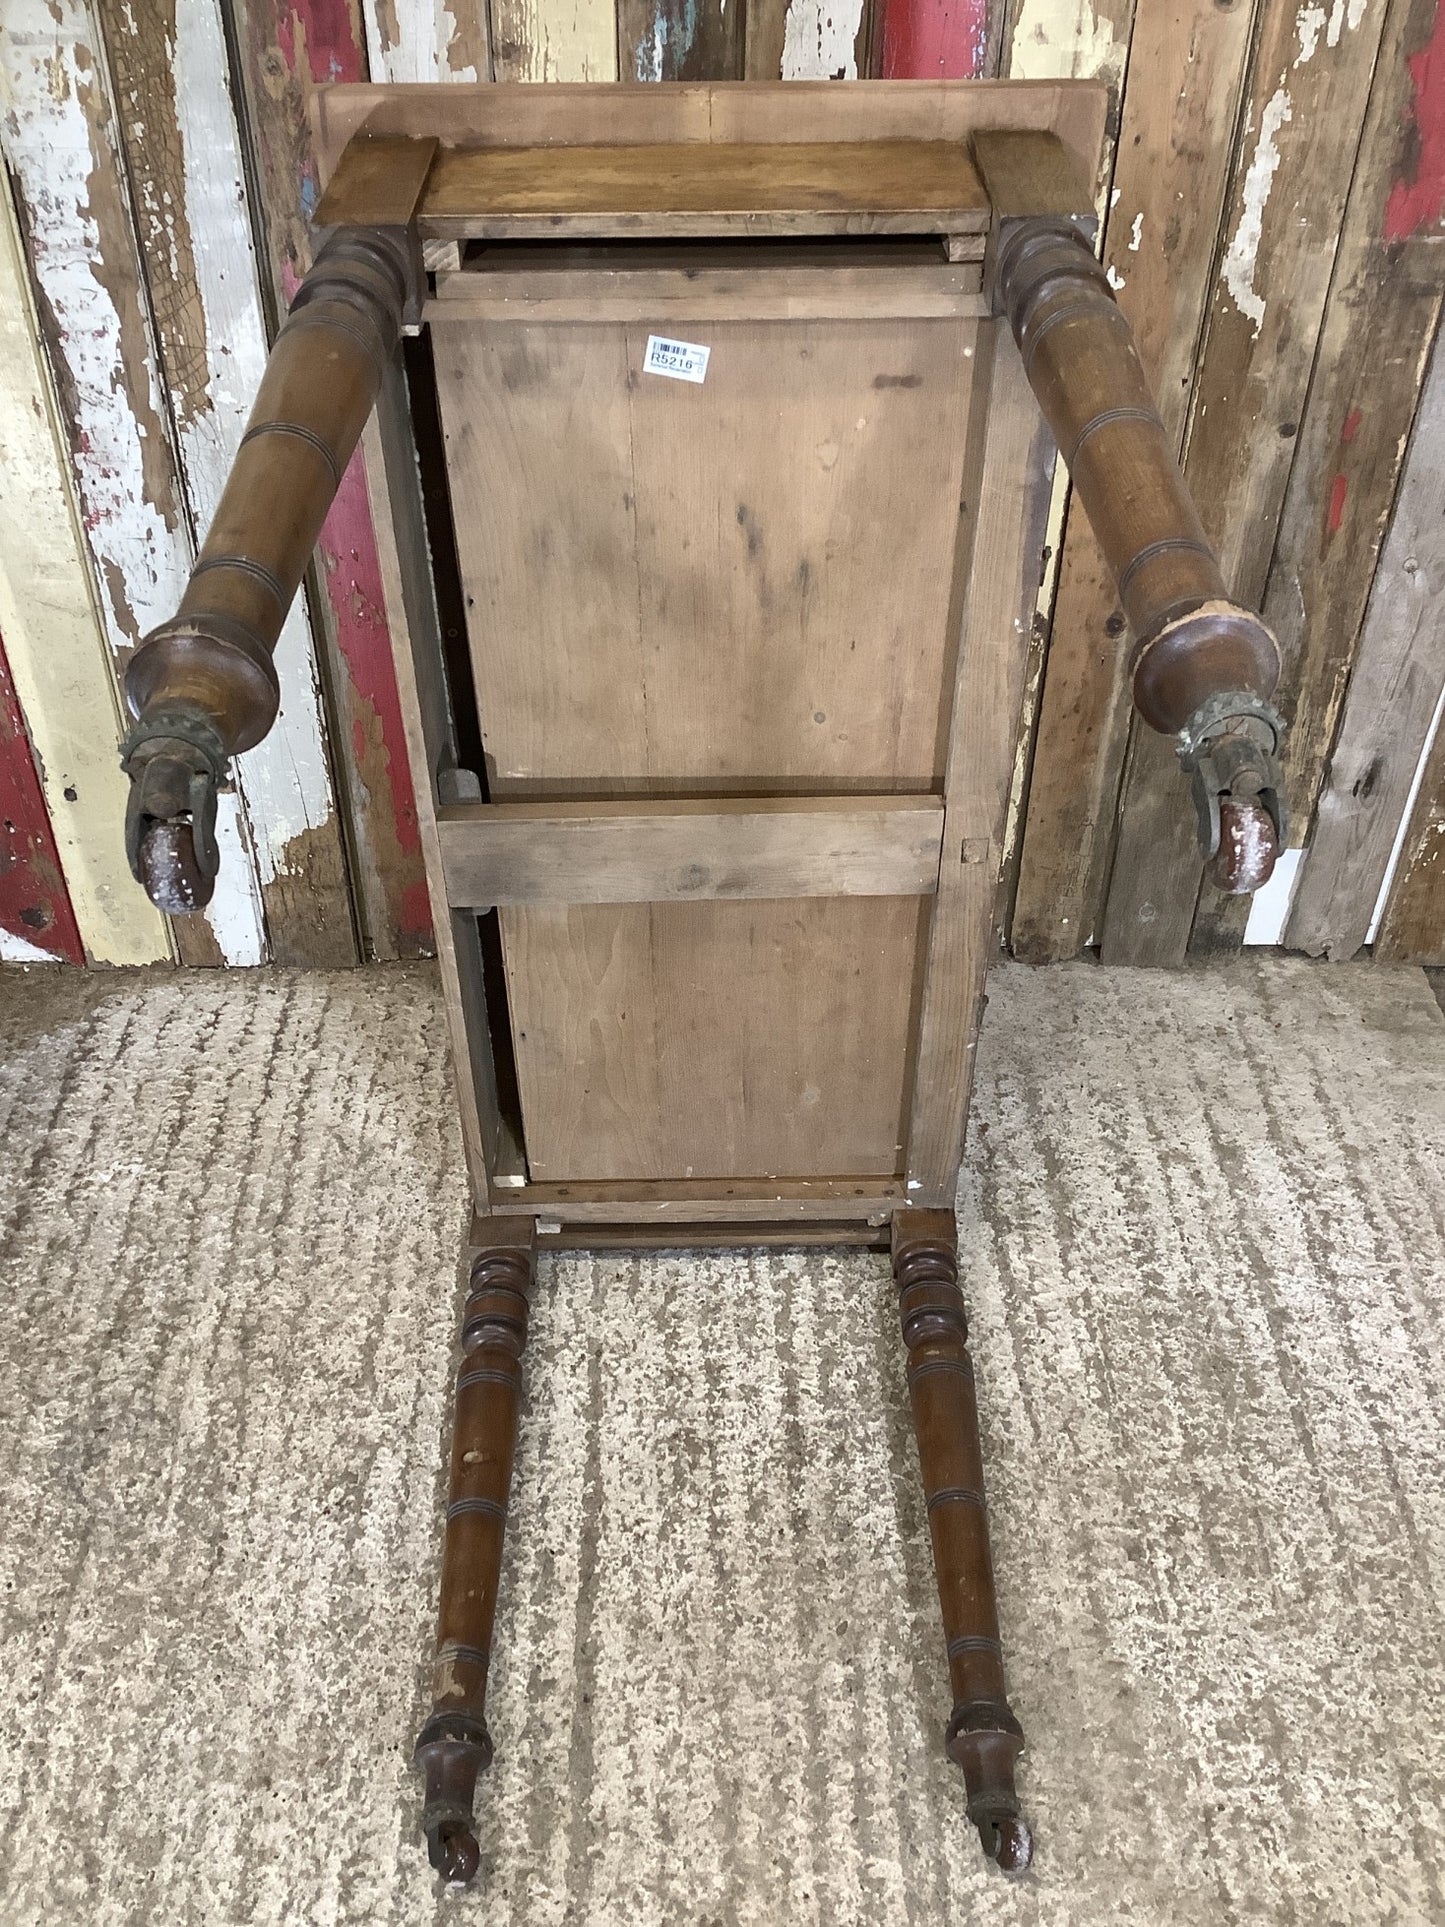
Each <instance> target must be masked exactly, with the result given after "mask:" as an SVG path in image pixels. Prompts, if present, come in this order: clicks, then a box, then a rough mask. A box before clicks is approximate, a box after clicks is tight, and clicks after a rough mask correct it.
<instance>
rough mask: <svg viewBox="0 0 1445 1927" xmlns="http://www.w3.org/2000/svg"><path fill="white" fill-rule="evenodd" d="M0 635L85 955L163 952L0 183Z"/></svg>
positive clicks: (115, 703)
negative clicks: (130, 829) (136, 851)
mask: <svg viewBox="0 0 1445 1927" xmlns="http://www.w3.org/2000/svg"><path fill="white" fill-rule="evenodd" d="M0 475H3V476H4V509H3V513H0V636H3V637H4V638H5V648H6V653H7V655H8V656H9V660H10V669H11V674H12V676H13V678H14V682H15V688H16V693H17V694H18V696H19V698H20V704H21V707H22V708H23V710H24V711H25V719H26V722H27V725H28V727H29V731H30V738H31V741H32V742H33V744H34V746H35V751H36V762H37V764H38V766H39V773H40V782H41V787H42V789H43V790H44V793H45V802H46V807H47V809H48V810H49V812H50V822H51V827H52V829H53V831H54V834H55V842H56V847H57V849H58V850H59V852H60V861H61V868H62V870H63V871H64V874H65V882H66V887H67V888H68V890H69V892H70V901H71V905H72V907H73V909H74V911H75V920H76V924H77V925H78V927H79V930H80V936H81V941H82V943H83V944H84V945H85V954H86V957H87V959H88V960H89V961H91V962H92V963H104V964H145V963H156V962H158V961H160V960H162V959H164V958H167V957H169V956H170V954H171V946H170V937H169V933H168V931H167V928H166V923H165V919H164V918H163V917H162V916H161V915H160V913H159V912H158V911H156V910H154V909H152V907H151V905H150V904H149V903H147V901H146V899H145V897H144V896H143V895H142V893H141V892H140V891H139V890H138V889H137V888H136V886H135V882H134V879H133V878H132V877H131V874H130V870H129V868H128V866H127V864H126V860H125V847H124V839H123V837H122V834H121V830H122V824H123V822H124V818H125V804H126V792H127V790H128V789H129V787H130V786H129V784H128V783H127V781H126V779H125V776H124V775H123V773H122V771H121V767H120V762H119V759H118V757H117V755H116V745H117V744H118V743H119V741H120V734H121V720H120V698H119V694H118V692H117V690H116V686H115V678H114V675H113V674H112V671H111V664H110V652H109V650H108V649H107V647H106V642H105V635H104V632H103V631H102V629H101V626H100V618H99V615H98V613H97V611H96V607H95V602H94V599H93V597H92V593H91V584H90V572H89V566H88V564H87V562H86V559H85V555H84V551H83V549H82V547H81V542H80V531H79V528H78V526H77V521H76V515H75V504H74V499H73V497H72V495H71V492H70V476H69V467H68V464H67V462H66V460H65V458H64V456H63V454H62V451H61V443H60V439H59V423H58V420H57V417H56V410H55V400H54V396H53V395H52V393H51V389H50V383H49V374H48V371H47V369H46V367H45V363H44V358H43V356H42V355H41V352H40V336H39V326H38V322H37V320H36V317H35V313H34V308H33V304H32V302H31V299H30V287H29V282H28V279H27V277H26V273H25V260H24V255H23V252H22V250H21V244H20V235H19V231H18V229H17V227H16V223H15V211H14V207H13V205H12V203H11V200H10V196H9V194H8V192H4V191H3V190H0Z"/></svg>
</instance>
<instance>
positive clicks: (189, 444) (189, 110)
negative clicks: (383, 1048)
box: [165, 0, 333, 888]
mask: <svg viewBox="0 0 1445 1927" xmlns="http://www.w3.org/2000/svg"><path fill="white" fill-rule="evenodd" d="M172 71H173V72H174V74H175V76H176V111H177V117H178V123H179V124H178V129H177V131H178V134H179V137H180V147H181V161H182V167H183V169H184V179H185V200H184V205H182V206H180V207H170V208H167V209H166V210H165V224H166V226H167V227H169V229H170V232H171V235H172V245H173V247H174V236H175V233H176V230H177V228H179V227H180V226H181V225H182V224H186V225H188V226H189V229H190V234H191V241H192V246H191V255H192V258H193V260H194V263H195V274H196V283H197V288H198V292H199V295H200V300H201V306H202V310H203V312H204V316H205V366H204V368H203V369H202V368H198V369H195V370H193V371H190V375H191V379H192V380H193V381H194V383H195V392H194V395H193V396H192V397H191V398H190V400H191V405H188V406H184V407H182V408H180V409H179V410H178V415H177V434H178V437H179V440H180V454H181V462H182V467H183V470H184V473H185V479H186V485H187V491H188V494H189V497H190V501H191V504H192V506H193V509H194V512H195V516H196V520H197V523H198V525H199V528H200V529H201V530H202V531H204V529H205V528H206V527H207V526H208V525H209V524H210V521H211V519H212V517H213V516H214V514H215V511H216V507H217V504H218V503H219V501H220V499H221V491H222V489H223V488H224V486H225V482H226V477H227V475H228V473H229V471H230V465H231V462H232V460H233V458H234V456H235V453H236V449H237V447H238V446H239V444H240V440H241V436H242V434H243V433H244V431H245V426H246V421H247V418H248V416H249V414H250V412H251V405H252V403H253V401H254V400H255V396H256V391H257V389H258V388H259V387H260V385H261V376H262V374H263V372H264V370H265V366H266V354H267V342H266V333H265V327H264V324H263V321H262V315H261V297H260V289H259V285H258V282H257V276H256V264H255V257H254V255H253V253H252V251H251V249H250V247H249V246H248V245H247V242H248V240H249V226H248V223H247V220H246V188H245V178H244V175H243V172H242V167H241V154H240V144H239V140H238V138H237V132H236V120H235V112H234V108H233V105H232V100H231V94H230V86H229V77H228V71H227V64H226V48H225V41H224V38H223V35H222V28H221V21H220V17H219V14H218V12H217V9H216V6H215V5H214V0H183V4H181V5H180V6H178V7H177V9H176V39H175V47H174V49H173V59H172ZM275 662H276V669H277V673H278V675H279V677H280V682H281V711H280V714H279V716H278V717H277V719H276V723H275V726H274V727H273V728H272V730H271V733H270V735H269V736H268V737H267V738H266V740H265V742H263V743H261V744H260V745H259V746H258V747H257V748H255V749H253V750H251V751H250V752H249V753H248V754H246V755H245V756H242V757H240V758H239V759H238V771H237V775H238V781H239V783H240V786H241V790H242V794H243V795H244V798H245V805H246V814H247V817H248V819H249V821H250V826H251V835H252V842H253V846H254V848H255V852H256V862H257V866H258V868H259V871H260V880H261V884H262V887H263V888H264V887H265V886H266V885H267V884H269V883H271V882H273V881H274V880H275V878H276V877H277V876H278V875H281V874H284V873H285V871H286V869H287V867H288V850H289V848H290V846H291V845H292V843H293V842H294V841H295V840H296V839H298V838H302V837H304V836H305V835H306V833H307V832H308V831H311V830H315V829H319V828H320V827H321V826H322V825H324V824H325V823H327V822H329V821H330V819H331V816H332V813H333V801H332V793H331V777H330V772H329V770H328V768H327V763H326V753H325V723H324V719H323V715H322V708H321V697H320V691H319V688H318V682H317V670H316V663H315V656H314V652H313V646H312V638H311V630H310V625H309V624H308V622H307V619H306V613H305V604H304V599H303V597H298V598H297V601H296V603H295V604H294V605H293V607H292V610H291V613H290V615H289V616H288V617H287V619H286V623H285V626H284V628H283V629H282V631H281V636H280V640H279V641H278V643H277V645H276V653H275Z"/></svg>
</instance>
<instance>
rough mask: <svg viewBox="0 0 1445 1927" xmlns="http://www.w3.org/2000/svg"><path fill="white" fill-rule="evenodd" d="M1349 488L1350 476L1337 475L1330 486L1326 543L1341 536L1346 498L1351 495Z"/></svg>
mask: <svg viewBox="0 0 1445 1927" xmlns="http://www.w3.org/2000/svg"><path fill="white" fill-rule="evenodd" d="M1349 488H1350V478H1349V476H1348V475H1336V477H1335V479H1334V481H1333V482H1331V484H1330V500H1329V506H1328V508H1327V509H1326V510H1325V530H1326V535H1325V539H1326V541H1328V540H1329V537H1330V536H1332V535H1338V534H1339V531H1340V524H1341V522H1343V521H1344V519H1345V497H1346V495H1347V494H1348V493H1349Z"/></svg>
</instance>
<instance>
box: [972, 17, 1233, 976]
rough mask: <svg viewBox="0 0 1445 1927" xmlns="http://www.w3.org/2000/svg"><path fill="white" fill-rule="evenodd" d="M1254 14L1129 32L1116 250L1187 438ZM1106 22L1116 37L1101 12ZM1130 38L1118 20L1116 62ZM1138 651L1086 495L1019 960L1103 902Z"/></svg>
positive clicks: (1075, 510)
mask: <svg viewBox="0 0 1445 1927" xmlns="http://www.w3.org/2000/svg"><path fill="white" fill-rule="evenodd" d="M1252 13H1253V8H1252V7H1251V6H1248V5H1244V6H1233V7H1221V6H1219V5H1218V4H1217V0H1176V3H1175V4H1156V3H1155V0H1149V3H1148V4H1145V5H1143V6H1142V7H1141V8H1140V10H1139V12H1138V15H1137V17H1136V20H1135V24H1134V31H1133V36H1132V39H1131V40H1130V42H1129V67H1128V86H1127V89H1126V91H1125V94H1124V99H1123V105H1122V110H1121V120H1120V129H1119V141H1118V148H1117V165H1116V167H1115V170H1114V178H1113V187H1112V193H1111V196H1110V198H1111V199H1112V202H1113V205H1112V207H1111V208H1110V209H1109V212H1108V223H1107V227H1106V231H1105V237H1104V255H1103V258H1104V260H1105V261H1106V262H1107V263H1108V266H1109V270H1110V279H1111V281H1112V282H1113V284H1114V286H1115V289H1116V292H1117V294H1118V297H1119V305H1120V307H1121V308H1122V309H1123V311H1124V313H1125V314H1126V315H1127V316H1128V317H1129V321H1130V323H1131V325H1132V327H1133V329H1134V337H1135V340H1136V341H1137V343H1138V346H1139V354H1140V358H1141V360H1142V362H1143V365H1144V370H1145V373H1146V374H1147V375H1148V376H1149V379H1150V381H1151V383H1152V384H1153V387H1154V392H1155V395H1156V396H1157V397H1158V400H1159V407H1160V412H1161V414H1162V416H1163V420H1164V423H1165V426H1166V428H1168V429H1169V431H1170V433H1171V434H1172V435H1174V436H1175V437H1176V438H1177V440H1179V441H1180V442H1182V439H1183V434H1184V426H1185V419H1186V415H1187V409H1188V398H1189V392H1190V385H1191V376H1192V370H1193V362H1194V353H1195V347H1196V344H1197V342H1198V338H1199V330H1200V326H1201V323H1202V320H1203V316H1204V310H1205V304H1206V301H1207V299H1208V294H1209V283H1210V270H1211V262H1212V253H1213V246H1214V238H1215V235H1216V233H1217V230H1218V227H1219V221H1220V215H1221V212H1222V208H1223V202H1224V194H1225V189H1226V186H1227V183H1228V177H1229V163H1230V155H1231V151H1232V144H1233V138H1234V127H1235V121H1236V117H1237V113H1238V106H1239V94H1240V89H1241V87H1242V85H1243V80H1244V73H1245V66H1246V62H1247V59H1248V54H1249V46H1250V31H1251V20H1252ZM1027 18H1028V10H1027V9H1026V11H1025V15H1024V21H1025V22H1026V21H1027ZM1094 33H1095V37H1097V38H1100V39H1101V40H1102V39H1103V34H1102V30H1101V29H1100V28H1099V27H1098V26H1097V23H1096V25H1095V28H1094ZM1015 39H1016V43H1017V36H1016V37H1015ZM1025 40H1026V41H1027V34H1025ZM1117 48H1118V41H1117V37H1116V35H1115V34H1114V32H1113V30H1112V29H1111V30H1110V32H1109V35H1108V37H1107V41H1106V42H1105V54H1106V56H1107V58H1108V60H1109V61H1110V62H1111V63H1112V62H1114V61H1116V60H1117ZM1029 57H1033V56H1032V55H1030V56H1029ZM1126 652H1127V637H1126V635H1125V628H1124V619H1123V616H1122V614H1121V613H1120V611H1119V608H1118V603H1117V600H1116V598H1115V595H1114V585H1113V582H1112V580H1111V579H1110V577H1109V574H1108V571H1107V569H1106V568H1105V565H1104V560H1103V557H1102V556H1101V555H1100V553H1099V549H1098V545H1097V543H1096V542H1095V540H1094V536H1093V531H1092V530H1091V529H1090V527H1089V521H1088V517H1087V516H1086V515H1085V514H1084V512H1083V510H1082V509H1081V508H1079V507H1078V506H1077V505H1076V504H1075V505H1072V506H1071V509H1070V512H1069V515H1068V518H1067V522H1066V525H1065V531H1064V541H1063V556H1062V561H1061V564H1060V568H1059V581H1058V590H1057V594H1056V597H1055V600H1054V605H1053V612H1052V621H1051V626H1050V638H1049V646H1048V657H1047V663H1046V666H1045V669H1044V678H1043V690H1042V696H1041V701H1040V706H1039V721H1038V731H1037V737H1036V741H1035V743H1034V753H1033V770H1032V777H1031V780H1030V784H1029V790H1028V806H1027V818H1026V822H1025V826H1024V831H1023V849H1022V856H1021V861H1020V865H1019V878H1018V890H1017V894H1016V897H1015V900H1014V911H1013V921H1012V927H1011V932H1010V940H1011V944H1012V947H1013V950H1014V953H1015V955H1017V956H1020V957H1024V958H1026V959H1027V960H1028V961H1029V962H1031V963H1046V962H1053V961H1056V960H1058V959H1061V958H1064V957H1071V956H1075V955H1077V954H1078V952H1079V951H1080V950H1082V949H1083V948H1084V947H1085V946H1086V945H1087V944H1089V943H1090V942H1091V941H1092V940H1093V937H1094V934H1095V930H1096V924H1097V919H1098V918H1099V917H1100V915H1101V912H1102V908H1103V897H1104V887H1105V881H1106V878H1107V874H1108V867H1109V861H1110V858H1111V855H1112V852H1113V833H1114V813H1115V807H1116V804H1117V802H1118V796H1119V783H1120V775H1121V770H1122V765H1123V759H1124V747H1125V743H1126V741H1127V739H1128V730H1129V713H1130V700H1129V689H1128V683H1127V678H1126V676H1125V658H1126Z"/></svg>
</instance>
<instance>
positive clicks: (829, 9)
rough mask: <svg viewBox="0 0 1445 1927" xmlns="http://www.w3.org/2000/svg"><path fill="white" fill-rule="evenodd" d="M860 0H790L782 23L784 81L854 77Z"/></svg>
mask: <svg viewBox="0 0 1445 1927" xmlns="http://www.w3.org/2000/svg"><path fill="white" fill-rule="evenodd" d="M862 24H863V0H846V3H845V0H792V5H791V6H790V7H789V8H788V12H787V17H786V19H785V20H784V22H783V64H782V76H783V79H784V80H840V79H841V80H856V79H857V78H858V52H857V48H858V32H859V29H860V27H861V26H862Z"/></svg>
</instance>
